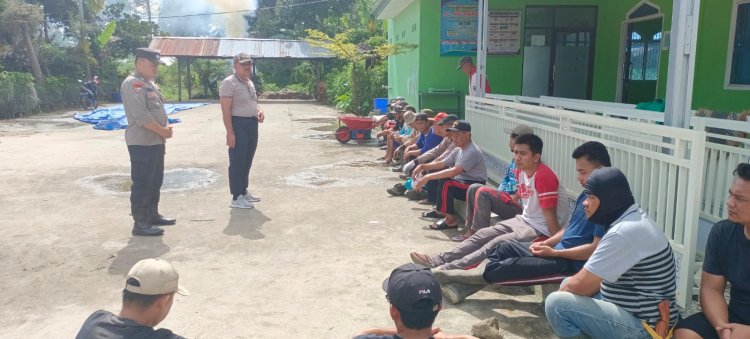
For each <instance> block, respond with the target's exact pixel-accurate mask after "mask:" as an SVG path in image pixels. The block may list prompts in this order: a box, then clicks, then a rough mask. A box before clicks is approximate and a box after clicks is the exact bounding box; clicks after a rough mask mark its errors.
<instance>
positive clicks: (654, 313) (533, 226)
mask: <svg viewBox="0 0 750 339" xmlns="http://www.w3.org/2000/svg"><path fill="white" fill-rule="evenodd" d="M412 113H413V112H412ZM398 114H403V113H397V112H396V113H395V114H394V115H393V116H394V118H396V117H397V116H398ZM420 114H425V115H427V116H428V117H427V118H426V119H425V118H422V116H420V118H419V120H417V119H416V118H415V119H414V121H420V122H421V121H425V122H426V125H427V126H430V125H431V126H430V127H429V131H427V132H426V127H424V126H422V125H419V126H417V125H415V122H414V121H412V122H411V124H412V127H413V128H416V129H417V130H418V131H419V136H418V139H419V138H422V139H423V140H424V137H423V136H426V134H429V133H432V134H434V135H437V136H440V137H442V139H441V141H440V142H439V144H438V145H437V146H434V147H432V148H431V149H428V150H425V151H424V152H422V149H421V148H417V147H416V146H418V144H417V143H414V144H410V145H407V147H406V148H405V149H404V152H403V155H402V157H403V158H402V164H403V169H402V170H403V171H404V175H405V176H406V177H407V178H409V179H411V180H412V184H413V186H412V187H411V190H413V191H418V192H419V191H423V190H425V189H426V190H427V196H428V197H427V199H428V201H429V202H430V203H432V204H434V208H433V209H432V210H431V211H429V212H426V213H425V215H424V217H425V218H434V219H439V220H438V221H436V222H435V223H433V224H432V228H434V229H449V228H457V227H458V224H459V220H458V218H457V217H456V215H455V212H456V211H455V210H454V207H453V206H454V200H456V199H458V200H465V201H466V219H467V220H466V222H465V228H466V231H465V232H464V233H463V234H461V235H460V236H459V237H458V238H456V239H455V240H456V241H458V242H459V244H458V245H457V246H455V247H454V248H453V249H451V250H449V251H445V252H442V253H438V254H434V255H432V254H426V253H419V252H412V253H411V259H412V261H413V263H409V264H405V265H402V266H399V267H398V268H396V269H394V270H393V271H392V273H391V274H390V276H389V278H388V279H386V280H385V281H384V282H383V289H384V291H385V293H386V299H387V301H388V303H389V304H390V310H389V313H390V316H391V318H392V320H393V322H394V325H395V327H393V328H373V329H368V330H364V331H362V332H361V333H360V334H359V335H358V336H356V338H357V339H385V338H393V339H399V338H400V339H407V338H424V339H426V338H473V337H471V336H465V335H463V336H462V335H459V336H451V335H446V334H444V333H442V331H441V330H440V329H439V328H438V327H435V326H434V322H435V318H436V317H437V315H438V313H439V312H440V310H441V309H442V308H443V300H448V302H450V303H453V304H456V303H460V302H461V301H462V300H463V299H464V298H466V297H468V296H470V295H472V294H473V293H476V292H477V291H479V290H481V289H483V288H484V287H485V286H487V285H488V284H504V285H524V284H542V283H547V282H550V281H556V279H560V278H562V277H566V278H565V279H564V280H563V281H562V283H561V285H560V288H559V290H558V291H556V292H554V293H552V294H550V295H549V296H548V297H547V298H546V300H545V301H544V309H545V313H546V317H547V320H548V321H549V324H550V325H551V327H552V329H553V330H554V332H555V334H556V335H558V336H559V337H561V338H589V337H590V338H670V337H673V338H678V339H692V338H721V339H739V338H750V265H749V264H748V263H747V262H746V261H745V260H748V258H750V164H747V163H742V164H740V165H738V166H737V168H736V169H735V170H734V172H733V173H734V175H735V180H734V182H733V184H732V185H731V187H730V189H729V197H728V199H727V201H726V209H727V211H728V219H727V220H723V221H720V222H718V223H717V224H715V225H714V226H713V229H712V230H711V233H710V235H709V237H708V242H707V246H706V251H705V259H704V263H703V273H702V279H701V287H700V303H701V306H702V312H699V313H696V314H693V315H690V316H689V317H686V318H684V319H683V318H682V317H681V315H680V312H679V311H678V309H677V306H676V304H675V290H676V264H675V258H674V255H673V252H672V248H671V246H670V244H669V241H668V239H667V238H666V236H665V235H664V234H663V233H662V231H661V230H660V229H659V228H658V227H657V225H656V224H655V222H654V221H653V220H651V219H650V218H649V217H648V215H647V213H646V212H645V211H644V210H642V209H641V208H640V207H639V205H638V203H637V202H636V201H635V198H634V196H633V193H632V191H631V189H630V185H629V183H628V180H627V178H626V177H625V175H624V174H623V172H622V171H620V170H619V169H617V168H616V167H613V166H612V163H611V161H610V156H609V153H608V151H607V148H606V147H605V146H604V145H603V144H602V143H600V142H597V141H589V142H585V143H583V144H581V145H580V146H578V147H577V148H576V149H575V150H573V152H572V155H571V156H572V158H573V159H575V170H576V172H577V181H578V182H579V183H580V184H581V186H582V187H583V191H582V193H581V194H580V195H579V196H578V198H577V199H576V202H575V206H574V207H573V209H572V213H570V207H569V199H568V195H567V191H566V190H565V188H564V187H562V185H561V184H560V182H559V180H558V177H557V175H556V174H555V172H554V170H553V169H551V168H550V167H549V166H547V165H546V164H545V163H544V162H543V161H542V151H543V141H542V139H541V138H540V137H539V136H537V135H535V134H534V130H533V129H532V128H531V127H529V126H526V125H517V126H515V127H513V128H512V129H506V130H505V132H506V133H507V134H508V135H509V138H508V145H509V147H510V149H511V150H512V152H513V154H514V156H513V159H512V160H511V162H510V164H509V167H508V169H507V171H505V176H504V178H503V180H502V182H501V183H500V185H499V186H498V187H490V186H486V181H487V173H486V166H485V163H484V161H485V160H484V155H483V154H482V152H481V150H480V149H479V148H478V147H477V145H476V144H474V143H473V142H472V139H471V125H470V124H469V123H468V122H466V121H462V120H459V119H458V117H456V116H453V115H446V114H442V115H437V116H435V117H431V116H430V115H429V114H428V113H425V112H420ZM415 115H416V114H415ZM402 118H403V117H402ZM409 121H411V120H409ZM386 140H387V141H388V142H392V141H395V139H391V138H389V137H386ZM499 141H500V140H499ZM502 142H505V141H502ZM422 145H424V143H422ZM394 146H395V148H394V149H396V148H399V147H401V145H395V144H394ZM410 146H415V147H411V148H410ZM415 150H419V152H420V153H419V154H417V152H414V151H415ZM433 151H435V152H433ZM431 152H432V153H431ZM446 153H447V154H446ZM407 155H408V156H407ZM425 155H428V156H427V157H425ZM431 199H432V200H431ZM493 213H494V214H496V215H497V216H498V217H499V219H500V221H499V222H495V223H493V218H492V214H493ZM178 277H179V275H178V274H177V271H176V270H175V269H174V267H172V266H171V265H170V264H169V263H166V262H164V261H162V260H159V259H147V260H143V261H141V262H139V263H137V264H136V265H135V266H134V267H133V268H132V269H131V271H130V272H129V273H128V276H127V278H126V285H125V289H124V290H123V292H122V302H123V307H122V310H121V311H120V313H119V314H118V315H115V314H113V313H110V312H107V311H97V312H95V313H94V314H92V315H91V316H90V317H89V318H88V319H87V320H86V322H85V323H84V325H83V327H82V328H81V330H80V332H79V333H78V336H77V338H80V339H86V338H136V337H137V338H141V337H144V338H145V337H149V338H152V337H153V338H182V337H180V336H177V335H175V334H173V333H172V332H171V331H169V330H166V329H159V330H156V329H154V328H153V327H154V326H156V325H157V324H159V323H160V322H161V321H162V320H163V319H164V318H165V317H166V316H167V314H168V313H169V310H170V308H171V306H172V303H173V300H174V295H175V293H178V294H183V295H186V294H187V291H185V290H184V289H182V288H181V287H179V285H178ZM727 283H730V284H731V289H730V296H731V297H730V300H729V302H728V303H727V301H726V299H725V297H724V292H725V289H726V287H727Z"/></svg>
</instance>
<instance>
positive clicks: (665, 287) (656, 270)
mask: <svg viewBox="0 0 750 339" xmlns="http://www.w3.org/2000/svg"><path fill="white" fill-rule="evenodd" d="M584 268H585V269H586V270H588V271H589V272H591V273H593V274H595V275H597V276H598V277H600V278H602V279H603V281H602V284H601V293H602V297H603V299H604V300H605V301H608V302H611V303H613V304H615V305H617V306H619V307H621V308H623V309H625V310H626V311H628V312H629V313H630V314H632V315H633V316H635V317H637V318H638V319H640V320H642V321H645V322H647V323H648V324H649V325H651V326H654V325H656V322H657V321H658V320H659V309H658V307H657V306H658V304H659V302H661V301H662V300H669V301H670V314H669V319H670V325H672V324H674V323H675V322H676V321H677V319H678V318H679V312H678V311H677V307H676V305H675V289H676V288H677V284H676V267H675V260H674V255H673V253H672V247H671V246H670V245H669V242H668V241H667V238H666V237H665V236H664V234H663V233H662V232H661V231H659V229H658V228H657V227H656V224H655V223H654V222H653V221H652V220H651V219H650V218H649V217H648V215H646V213H645V212H644V211H643V210H641V209H640V208H639V207H638V205H637V204H634V205H633V206H631V207H630V208H629V209H628V210H627V211H626V212H625V213H623V216H622V217H620V219H619V220H617V221H615V222H614V223H612V227H611V228H610V229H609V230H608V231H607V234H605V235H604V237H603V238H602V240H601V242H600V243H599V246H597V248H596V250H595V251H594V253H593V254H592V255H591V258H590V259H589V261H588V262H587V263H586V265H585V266H584Z"/></svg>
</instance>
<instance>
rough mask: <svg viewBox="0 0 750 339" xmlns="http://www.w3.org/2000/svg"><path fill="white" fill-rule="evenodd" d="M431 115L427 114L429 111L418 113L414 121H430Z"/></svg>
mask: <svg viewBox="0 0 750 339" xmlns="http://www.w3.org/2000/svg"><path fill="white" fill-rule="evenodd" d="M429 120H430V116H429V115H427V113H417V115H416V116H415V117H414V121H429Z"/></svg>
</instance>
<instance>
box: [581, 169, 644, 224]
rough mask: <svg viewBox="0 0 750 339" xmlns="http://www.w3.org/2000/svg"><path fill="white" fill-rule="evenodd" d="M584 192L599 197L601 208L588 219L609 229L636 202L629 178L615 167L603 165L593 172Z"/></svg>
mask: <svg viewBox="0 0 750 339" xmlns="http://www.w3.org/2000/svg"><path fill="white" fill-rule="evenodd" d="M583 192H584V193H586V194H591V195H594V196H596V197H597V198H599V208H597V209H596V212H594V214H593V215H592V216H591V217H589V218H588V220H589V221H590V222H592V223H595V224H599V225H603V226H604V227H605V228H607V229H609V228H610V227H611V226H612V223H613V222H615V220H617V219H618V218H620V216H622V215H623V213H625V211H626V210H627V209H628V208H629V207H630V206H632V205H633V204H635V198H633V192H632V191H630V184H628V178H626V177H625V174H623V173H622V172H621V171H620V170H619V169H617V168H614V167H603V168H599V169H596V170H594V171H593V172H591V175H590V176H589V178H588V180H587V181H586V188H585V189H584V191H583Z"/></svg>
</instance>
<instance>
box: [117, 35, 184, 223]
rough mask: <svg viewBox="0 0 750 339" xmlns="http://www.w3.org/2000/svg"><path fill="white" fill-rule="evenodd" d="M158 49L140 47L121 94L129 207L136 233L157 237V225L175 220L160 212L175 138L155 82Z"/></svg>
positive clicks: (157, 69)
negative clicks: (167, 151) (171, 142)
mask: <svg viewBox="0 0 750 339" xmlns="http://www.w3.org/2000/svg"><path fill="white" fill-rule="evenodd" d="M160 62H161V56H160V54H159V51H157V50H153V49H150V48H138V49H137V50H136V51H135V72H134V73H133V74H132V75H130V76H129V77H127V78H126V79H125V81H123V82H122V86H121V87H120V93H122V103H123V105H124V106H125V114H126V115H127V118H128V128H127V130H125V142H126V143H127V145H128V153H129V154H130V167H131V168H130V177H131V179H132V180H133V186H132V187H131V189H130V210H131V214H132V215H133V221H134V224H133V232H132V233H133V235H143V236H158V235H162V234H164V230H163V229H161V228H159V227H157V226H166V225H174V224H175V223H176V220H175V219H170V218H165V217H163V216H162V215H160V214H159V194H160V190H161V184H162V181H163V179H164V150H165V148H164V143H165V142H166V140H167V139H169V138H171V137H172V127H171V126H169V122H168V120H167V112H166V111H165V110H164V98H163V97H162V96H161V93H159V87H158V86H157V85H156V84H155V83H154V80H155V79H156V74H157V73H158V71H159V63H160Z"/></svg>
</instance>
